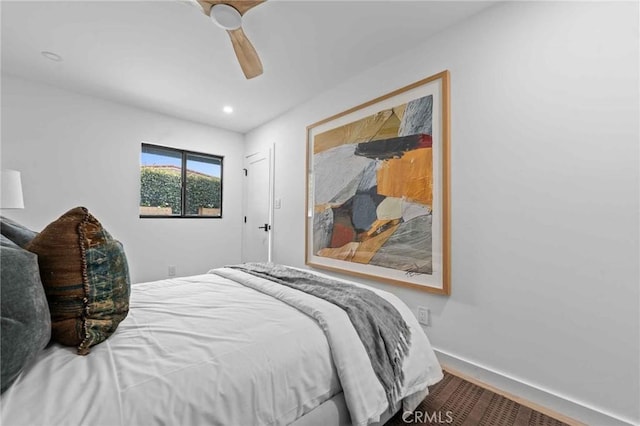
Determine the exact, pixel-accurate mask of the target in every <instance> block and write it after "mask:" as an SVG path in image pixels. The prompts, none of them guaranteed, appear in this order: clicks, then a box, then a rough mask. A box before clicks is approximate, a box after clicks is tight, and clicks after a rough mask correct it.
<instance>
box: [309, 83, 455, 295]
mask: <svg viewBox="0 0 640 426" xmlns="http://www.w3.org/2000/svg"><path fill="white" fill-rule="evenodd" d="M307 136H308V140H307V150H308V155H307V172H308V173H307V176H308V185H307V188H308V189H307V205H308V210H307V233H306V238H307V240H306V263H307V264H308V265H310V266H312V267H318V268H324V269H329V270H334V271H338V272H346V273H349V274H353V275H357V276H362V277H366V278H373V279H378V280H382V281H385V282H389V283H393V284H400V285H405V286H410V287H415V288H419V289H423V290H427V291H431V292H435V293H440V294H449V293H450V277H449V271H450V268H449V265H450V256H449V229H450V224H449V197H450V195H449V73H448V71H444V72H442V73H439V74H437V75H434V76H431V77H428V78H426V79H424V80H421V81H419V82H417V83H414V84H412V85H409V86H407V87H404V88H401V89H399V90H396V91H394V92H392V93H389V94H387V95H384V96H381V97H379V98H376V99H374V100H372V101H369V102H367V103H365V104H363V105H360V106H357V107H355V108H352V109H350V110H348V111H345V112H343V113H340V114H337V115H335V116H333V117H330V118H328V119H325V120H322V121H320V122H318V123H315V124H313V125H311V126H309V127H308V128H307Z"/></svg>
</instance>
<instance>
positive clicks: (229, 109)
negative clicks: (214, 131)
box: [222, 105, 233, 114]
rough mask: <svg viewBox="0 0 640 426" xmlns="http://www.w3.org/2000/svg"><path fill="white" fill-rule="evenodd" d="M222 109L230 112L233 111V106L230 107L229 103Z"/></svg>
mask: <svg viewBox="0 0 640 426" xmlns="http://www.w3.org/2000/svg"><path fill="white" fill-rule="evenodd" d="M222 110H223V111H224V112H226V113H227V114H231V113H232V112H233V108H232V107H230V106H229V105H227V106H226V107H224V108H222Z"/></svg>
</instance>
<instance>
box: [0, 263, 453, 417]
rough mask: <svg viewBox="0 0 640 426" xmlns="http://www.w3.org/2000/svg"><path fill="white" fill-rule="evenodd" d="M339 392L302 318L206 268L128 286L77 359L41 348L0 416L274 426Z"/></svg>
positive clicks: (324, 351)
mask: <svg viewBox="0 0 640 426" xmlns="http://www.w3.org/2000/svg"><path fill="white" fill-rule="evenodd" d="M405 309H406V310H407V311H408V308H406V307H405ZM401 313H403V314H404V312H401ZM409 315H411V314H410V313H409ZM411 319H412V320H413V323H415V326H417V323H416V322H415V318H413V316H412V315H411ZM409 325H410V326H412V327H413V326H414V324H412V323H409ZM429 351H431V349H430V347H429ZM431 352H432V351H431ZM433 360H435V357H434V358H433ZM426 367H429V369H430V370H429V371H430V372H429V378H428V380H431V381H437V380H439V378H440V377H441V372H440V367H439V366H438V365H437V361H435V365H430V366H424V365H423V366H420V368H422V369H424V368H426ZM341 391H342V390H341V385H340V381H339V379H338V375H337V374H336V367H335V365H334V363H333V362H332V356H331V353H330V349H329V344H328V342H327V339H326V337H325V335H324V333H323V331H322V330H321V328H320V327H319V326H318V325H317V324H316V322H315V321H314V320H313V319H311V318H310V317H308V316H306V315H304V314H302V313H301V312H299V311H298V310H297V309H295V308H293V307H291V306H289V305H287V304H285V303H283V302H281V301H279V300H277V299H275V298H273V297H271V296H268V295H266V294H263V293H261V292H257V291H255V290H253V289H251V288H248V287H245V286H243V285H241V284H238V283H235V282H233V281H230V280H228V279H224V278H222V277H219V276H217V275H212V274H205V275H198V276H193V277H186V278H179V279H170V280H163V281H157V282H152V283H144V284H137V285H134V286H133V290H132V294H131V309H130V312H129V316H128V317H127V318H126V319H125V320H124V321H123V322H122V323H121V324H120V326H119V328H118V330H117V331H116V333H115V334H114V335H113V336H111V338H109V339H108V340H107V341H106V342H104V343H102V344H100V345H97V346H95V347H94V348H92V351H91V353H90V354H89V355H87V356H84V357H83V356H78V355H76V354H75V350H74V348H70V347H63V346H59V345H57V344H53V345H51V346H50V347H48V348H47V349H45V350H44V351H43V352H42V353H41V354H40V356H39V357H38V359H37V360H36V362H35V363H34V364H33V365H32V367H31V368H28V369H27V370H26V371H25V372H24V373H23V374H22V375H21V376H20V377H19V378H18V380H17V381H16V382H15V383H14V384H13V386H12V387H11V388H10V389H9V390H7V391H6V392H5V393H4V394H3V395H2V398H1V402H0V407H1V410H2V413H1V422H0V423H1V424H3V425H8V426H14V425H16V426H17V425H29V426H31V425H63V424H64V425H73V424H85V425H96V426H98V425H105V426H117V425H122V426H125V425H126V426H129V425H159V424H162V425H199V424H207V425H276V424H277V425H280V424H282V425H284V424H289V423H292V422H293V421H295V420H296V419H298V418H300V417H301V416H303V415H304V414H306V413H308V412H310V411H312V410H313V409H314V408H316V407H317V406H319V405H320V404H322V403H323V402H325V401H327V400H329V399H330V398H331V397H333V396H334V395H336V394H339V393H340V392H341Z"/></svg>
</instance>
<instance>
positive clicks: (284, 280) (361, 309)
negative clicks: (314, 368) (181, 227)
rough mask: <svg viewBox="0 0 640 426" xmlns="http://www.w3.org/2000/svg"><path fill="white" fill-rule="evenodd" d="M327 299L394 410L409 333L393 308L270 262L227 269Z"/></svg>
mask: <svg viewBox="0 0 640 426" xmlns="http://www.w3.org/2000/svg"><path fill="white" fill-rule="evenodd" d="M228 267H229V268H233V269H237V270H240V271H243V272H246V273H248V274H251V275H254V276H257V277H260V278H264V279H267V280H270V281H273V282H276V283H278V284H281V285H285V286H288V287H291V288H294V289H296V290H300V291H303V292H305V293H308V294H311V295H313V296H316V297H319V298H321V299H324V300H327V301H328V302H331V303H333V304H334V305H336V306H338V307H340V308H342V309H343V310H344V311H345V312H346V313H347V315H348V316H349V319H350V320H351V323H352V324H353V327H354V328H355V330H356V332H357V333H358V336H359V337H360V340H361V341H362V344H363V345H364V348H365V349H366V352H367V355H368V356H369V359H370V360H371V366H372V367H373V371H374V372H375V374H376V376H377V377H378V380H379V381H380V384H381V385H382V387H383V388H384V390H385V393H386V395H387V401H388V402H389V407H390V408H391V409H393V410H396V409H397V408H398V407H397V404H396V403H397V402H398V396H399V395H400V391H401V389H402V384H403V383H404V374H403V372H402V364H403V362H404V357H405V355H407V353H408V351H409V344H410V343H411V342H410V339H411V331H410V330H409V326H408V325H407V323H406V322H405V321H404V319H403V318H402V316H401V315H400V313H399V312H398V311H397V310H396V308H394V307H393V305H391V303H389V302H387V301H386V300H385V299H383V298H382V297H380V296H378V295H377V294H375V293H374V292H373V291H371V290H367V289H365V288H361V287H357V286H354V285H349V284H345V283H344V282H340V281H337V280H332V279H328V278H325V277H321V276H318V275H314V274H311V273H309V272H304V271H300V270H298V269H294V268H289V267H286V266H282V265H274V264H271V263H245V264H242V265H234V266H228Z"/></svg>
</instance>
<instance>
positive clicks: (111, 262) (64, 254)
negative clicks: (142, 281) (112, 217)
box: [26, 207, 131, 355]
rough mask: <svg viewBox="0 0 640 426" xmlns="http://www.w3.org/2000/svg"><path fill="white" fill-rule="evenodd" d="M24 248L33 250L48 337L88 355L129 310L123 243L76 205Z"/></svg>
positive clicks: (127, 271) (86, 211)
mask: <svg viewBox="0 0 640 426" xmlns="http://www.w3.org/2000/svg"><path fill="white" fill-rule="evenodd" d="M26 249H27V250H29V251H32V252H34V253H36V254H37V255H38V264H39V266H40V276H41V278H42V284H43V285H44V289H45V293H46V295H47V300H48V302H49V310H50V311H51V326H52V339H53V340H54V341H57V342H59V343H61V344H63V345H67V346H76V347H77V348H78V354H80V355H86V354H88V353H89V348H90V347H91V346H93V345H96V344H98V343H100V342H103V341H104V340H106V339H107V338H108V337H109V336H110V335H111V334H113V332H115V331H116V328H117V327H118V324H119V323H120V321H122V320H123V319H124V318H125V317H126V316H127V313H128V312H129V293H130V287H131V283H130V279H129V268H128V265H127V259H126V257H125V254H124V249H123V247H122V244H120V242H119V241H116V240H114V239H113V238H112V237H111V235H110V234H109V233H108V232H107V231H106V230H105V229H104V228H103V227H102V225H101V224H100V222H98V220H97V219H96V218H95V217H93V215H91V213H89V211H88V210H87V209H86V208H84V207H76V208H75V209H72V210H69V211H68V212H67V213H65V214H64V215H62V216H61V217H60V218H59V219H58V220H56V221H55V222H52V223H50V224H49V225H48V226H47V227H46V228H45V229H43V230H42V232H41V233H40V234H38V236H36V237H35V238H34V239H33V240H32V241H31V242H30V243H29V244H27V246H26Z"/></svg>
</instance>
